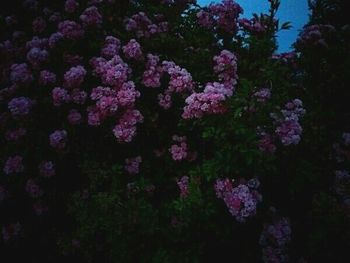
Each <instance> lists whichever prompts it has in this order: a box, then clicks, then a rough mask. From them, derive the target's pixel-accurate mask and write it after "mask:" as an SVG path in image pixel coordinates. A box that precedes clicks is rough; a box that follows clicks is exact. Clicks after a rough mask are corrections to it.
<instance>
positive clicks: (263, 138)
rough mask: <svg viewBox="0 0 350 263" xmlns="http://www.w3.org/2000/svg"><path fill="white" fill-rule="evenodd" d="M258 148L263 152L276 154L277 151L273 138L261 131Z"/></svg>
mask: <svg viewBox="0 0 350 263" xmlns="http://www.w3.org/2000/svg"><path fill="white" fill-rule="evenodd" d="M258 136H259V142H258V147H259V150H260V151H262V152H267V153H274V152H275V151H276V145H275V144H274V142H273V137H272V136H271V135H270V134H268V133H266V132H265V131H259V132H258Z"/></svg>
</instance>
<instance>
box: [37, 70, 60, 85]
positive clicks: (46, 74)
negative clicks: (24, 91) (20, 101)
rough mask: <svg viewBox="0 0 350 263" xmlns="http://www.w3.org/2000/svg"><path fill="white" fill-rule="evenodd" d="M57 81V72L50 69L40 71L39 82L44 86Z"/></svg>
mask: <svg viewBox="0 0 350 263" xmlns="http://www.w3.org/2000/svg"><path fill="white" fill-rule="evenodd" d="M55 82H56V74H55V73H53V72H51V71H48V70H42V71H40V76H39V84H40V85H43V86H47V85H52V84H55Z"/></svg>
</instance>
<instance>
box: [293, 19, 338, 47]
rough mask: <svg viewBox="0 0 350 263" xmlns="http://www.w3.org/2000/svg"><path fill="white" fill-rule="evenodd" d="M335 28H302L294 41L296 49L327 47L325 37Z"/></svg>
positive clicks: (328, 26)
mask: <svg viewBox="0 0 350 263" xmlns="http://www.w3.org/2000/svg"><path fill="white" fill-rule="evenodd" d="M334 31H335V28H334V27H333V26H332V25H321V24H315V25H309V26H306V27H304V29H303V31H302V32H301V33H300V36H299V38H298V39H297V41H296V46H297V47H301V48H302V47H307V46H311V47H312V46H314V47H315V46H319V47H328V44H327V41H326V39H327V35H328V34H330V33H332V32H334Z"/></svg>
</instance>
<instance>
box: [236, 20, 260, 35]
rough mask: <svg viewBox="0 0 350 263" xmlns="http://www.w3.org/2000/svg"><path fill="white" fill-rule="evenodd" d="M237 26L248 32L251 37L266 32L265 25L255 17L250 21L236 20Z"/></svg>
mask: <svg viewBox="0 0 350 263" xmlns="http://www.w3.org/2000/svg"><path fill="white" fill-rule="evenodd" d="M238 24H239V25H240V26H241V27H242V28H243V29H244V30H246V31H248V32H250V33H251V34H253V35H259V34H261V33H264V32H265V31H266V29H267V28H266V25H264V23H262V21H259V20H258V19H256V18H255V17H254V18H252V19H247V18H241V19H238Z"/></svg>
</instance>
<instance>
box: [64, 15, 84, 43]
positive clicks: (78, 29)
mask: <svg viewBox="0 0 350 263" xmlns="http://www.w3.org/2000/svg"><path fill="white" fill-rule="evenodd" d="M58 32H59V33H61V34H62V36H63V37H64V38H67V39H70V40H77V39H80V38H82V37H83V36H84V33H85V32H84V29H83V28H82V26H81V25H80V24H78V23H77V22H75V21H71V20H65V21H62V22H60V23H59V24H58Z"/></svg>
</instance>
